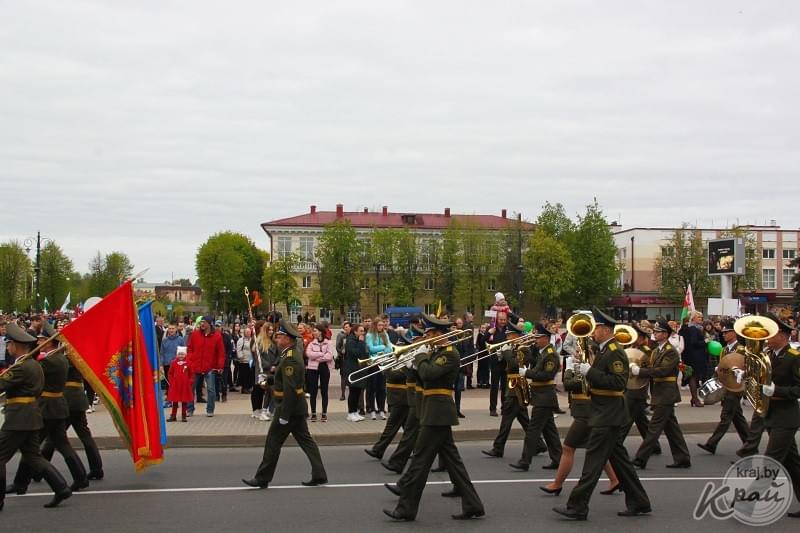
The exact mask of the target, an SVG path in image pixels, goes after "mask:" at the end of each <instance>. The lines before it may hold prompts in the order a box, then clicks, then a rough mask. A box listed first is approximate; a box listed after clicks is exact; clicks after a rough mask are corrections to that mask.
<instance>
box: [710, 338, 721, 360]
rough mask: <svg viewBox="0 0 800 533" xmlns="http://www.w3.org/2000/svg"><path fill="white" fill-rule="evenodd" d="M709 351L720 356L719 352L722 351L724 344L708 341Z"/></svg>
mask: <svg viewBox="0 0 800 533" xmlns="http://www.w3.org/2000/svg"><path fill="white" fill-rule="evenodd" d="M708 353H710V354H711V355H713V356H714V357H719V354H721V353H722V345H721V344H720V343H719V342H717V341H711V342H709V343H708Z"/></svg>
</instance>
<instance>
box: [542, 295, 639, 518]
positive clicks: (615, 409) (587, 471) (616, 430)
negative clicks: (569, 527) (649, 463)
mask: <svg viewBox="0 0 800 533" xmlns="http://www.w3.org/2000/svg"><path fill="white" fill-rule="evenodd" d="M592 314H593V315H594V320H595V322H596V324H597V327H595V330H594V340H595V341H596V342H597V343H598V345H599V347H598V352H597V356H596V357H595V359H594V362H593V363H592V364H589V363H581V364H580V366H579V367H578V370H579V371H580V372H581V374H583V376H584V377H585V379H586V382H587V384H588V385H589V389H590V394H591V402H592V408H591V414H590V417H589V427H590V429H591V432H590V434H589V442H588V443H587V445H586V459H585V461H584V463H583V472H582V473H581V479H580V481H578V484H577V485H576V486H575V488H574V489H572V492H571V493H570V495H569V500H568V501H567V505H566V507H554V508H553V511H555V512H556V513H558V514H560V515H563V516H565V517H567V518H569V519H572V520H586V518H587V516H588V515H589V500H590V499H591V497H592V492H594V488H595V486H597V482H598V480H599V479H600V474H601V472H602V471H603V465H605V463H606V461H607V460H610V461H611V466H612V467H613V468H614V471H615V472H616V473H617V476H618V477H619V480H620V482H621V483H622V486H623V487H624V490H625V505H626V507H627V508H626V509H625V510H624V511H620V512H619V513H617V514H618V515H619V516H639V515H643V514H647V513H650V512H651V507H650V499H649V498H648V497H647V493H646V492H645V490H644V487H643V486H642V483H641V481H639V476H637V475H636V471H635V470H634V468H633V465H632V464H631V461H630V458H629V457H628V452H627V450H626V449H625V436H626V433H627V429H628V427H627V424H628V413H627V411H626V410H625V400H624V398H623V394H624V391H625V387H626V386H627V383H628V357H627V355H626V354H625V351H624V350H623V349H622V348H621V347H620V346H619V345H618V344H617V343H616V341H615V340H614V326H615V325H616V322H615V321H614V319H613V318H611V317H610V316H608V315H607V314H605V313H603V312H602V311H600V310H599V309H597V308H595V309H594V310H593V311H592Z"/></svg>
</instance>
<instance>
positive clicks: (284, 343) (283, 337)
mask: <svg viewBox="0 0 800 533" xmlns="http://www.w3.org/2000/svg"><path fill="white" fill-rule="evenodd" d="M299 337H300V335H299V334H298V333H297V330H296V329H294V327H293V326H292V325H291V324H289V323H288V322H285V321H283V320H281V321H280V322H279V323H278V328H277V331H276V333H275V343H276V344H277V345H278V349H279V350H281V357H280V362H279V363H278V368H277V369H276V370H275V377H274V380H275V381H274V384H273V395H274V398H275V403H276V406H275V416H274V418H273V419H272V424H271V425H270V427H269V431H268V432H267V440H266V441H265V442H264V457H263V459H262V461H261V464H260V465H259V467H258V470H257V471H256V475H255V477H253V478H252V479H243V480H242V482H244V484H245V485H249V486H251V487H257V488H260V489H265V488H267V487H268V486H269V483H270V482H271V481H272V478H273V476H274V475H275V467H277V466H278V459H279V458H280V455H281V447H282V446H283V443H284V442H285V441H286V438H287V437H288V436H289V435H290V434H291V435H292V436H293V437H294V440H295V441H297V444H298V446H300V448H301V449H302V450H303V452H304V453H305V454H306V457H308V460H309V461H310V462H311V480H310V481H303V482H302V484H303V485H305V486H306V487H314V486H317V485H324V484H326V483H327V482H328V475H327V474H326V473H325V466H324V465H323V464H322V457H321V456H320V454H319V448H318V447H317V443H316V442H314V439H313V438H312V437H311V433H309V431H308V423H307V422H306V415H307V414H308V404H307V403H306V397H305V390H304V389H303V383H304V381H305V371H304V368H303V354H302V353H300V352H298V351H297V349H296V345H297V339H298V338H299Z"/></svg>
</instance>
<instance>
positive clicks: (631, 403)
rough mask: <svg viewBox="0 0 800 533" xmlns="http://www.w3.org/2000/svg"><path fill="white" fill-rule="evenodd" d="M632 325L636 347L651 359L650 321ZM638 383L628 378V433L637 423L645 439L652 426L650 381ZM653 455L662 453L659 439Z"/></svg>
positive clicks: (651, 332)
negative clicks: (649, 401)
mask: <svg viewBox="0 0 800 533" xmlns="http://www.w3.org/2000/svg"><path fill="white" fill-rule="evenodd" d="M631 326H632V327H633V329H635V330H636V333H637V334H638V337H636V344H634V348H638V349H639V350H641V351H642V352H643V353H644V359H645V360H648V361H649V360H650V356H651V355H652V352H653V348H652V347H651V346H650V336H651V335H652V334H653V330H652V329H651V328H650V327H649V322H647V323H646V324H645V325H643V324H639V323H637V322H634V323H633V324H631ZM636 385H637V386H634V385H632V384H631V380H628V388H626V389H625V406H626V407H627V408H628V416H629V417H630V419H631V420H630V425H629V426H628V431H627V433H628V434H630V431H631V428H632V427H633V424H636V429H638V430H639V435H641V436H642V440H644V439H645V438H646V437H647V431H648V428H649V427H650V419H649V418H647V399H648V394H647V391H648V386H649V383H647V382H645V384H644V386H643V387H638V383H637V384H636ZM653 455H661V445H660V444H659V443H658V442H657V441H656V449H655V450H653Z"/></svg>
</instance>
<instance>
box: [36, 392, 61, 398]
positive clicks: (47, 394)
mask: <svg viewBox="0 0 800 533" xmlns="http://www.w3.org/2000/svg"><path fill="white" fill-rule="evenodd" d="M41 396H42V398H61V397H63V396H64V393H63V392H50V391H43V392H42V394H41Z"/></svg>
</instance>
